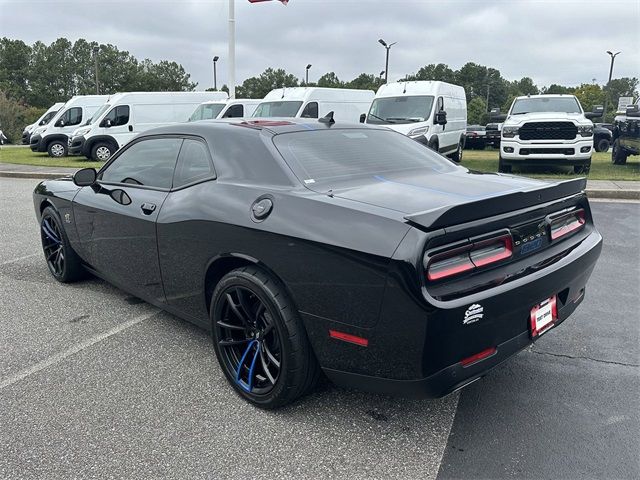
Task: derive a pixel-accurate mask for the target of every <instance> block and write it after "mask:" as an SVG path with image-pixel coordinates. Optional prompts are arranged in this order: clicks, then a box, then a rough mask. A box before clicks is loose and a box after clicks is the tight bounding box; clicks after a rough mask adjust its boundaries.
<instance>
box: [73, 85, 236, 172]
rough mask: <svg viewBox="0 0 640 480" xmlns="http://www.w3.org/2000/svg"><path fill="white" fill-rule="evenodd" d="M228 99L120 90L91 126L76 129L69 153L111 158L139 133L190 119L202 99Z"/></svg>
mask: <svg viewBox="0 0 640 480" xmlns="http://www.w3.org/2000/svg"><path fill="white" fill-rule="evenodd" d="M226 99H227V93H226V92H129V93H117V94H115V95H112V96H111V97H110V98H109V101H108V102H106V103H105V104H104V105H103V106H102V107H101V108H100V110H99V111H98V112H96V114H95V115H94V117H93V118H92V119H91V122H90V123H89V124H88V125H85V126H83V127H81V128H78V129H76V130H75V131H74V132H73V136H72V138H71V141H70V143H69V153H72V154H80V153H81V154H83V155H84V156H86V157H87V158H91V159H93V160H99V161H105V160H108V159H109V157H111V155H113V153H114V152H115V151H116V150H118V148H120V147H122V146H123V145H124V144H126V143H127V142H128V141H129V140H131V139H132V138H133V137H134V136H136V135H137V134H138V133H140V132H144V131H145V130H149V129H150V128H156V127H161V126H163V125H170V124H172V123H182V122H186V121H187V120H188V119H189V116H190V115H191V114H192V113H193V110H194V109H195V108H196V107H197V106H198V105H200V104H201V103H202V102H205V101H207V100H226Z"/></svg>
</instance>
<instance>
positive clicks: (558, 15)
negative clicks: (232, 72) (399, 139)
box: [0, 0, 640, 89]
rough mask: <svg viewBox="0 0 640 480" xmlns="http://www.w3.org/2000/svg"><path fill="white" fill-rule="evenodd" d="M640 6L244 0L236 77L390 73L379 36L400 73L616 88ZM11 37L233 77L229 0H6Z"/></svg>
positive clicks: (636, 41) (638, 71)
mask: <svg viewBox="0 0 640 480" xmlns="http://www.w3.org/2000/svg"><path fill="white" fill-rule="evenodd" d="M639 24H640V2H639V1H637V0H626V1H623V0H617V1H615V0H614V1H611V0H609V1H607V2H597V1H589V0H581V1H573V0H571V1H559V0H555V1H551V0H537V1H513V0H485V1H470V0H449V1H443V0H439V1H431V0H422V1H417V0H359V1H356V0H290V2H289V5H288V6H286V7H285V6H283V5H281V4H280V3H279V2H275V1H274V2H265V3H259V4H253V5H252V4H249V2H248V1H247V0H237V1H236V27H237V28H236V37H237V43H236V65H237V69H236V79H237V80H238V81H239V83H241V81H242V80H243V79H245V78H247V77H249V76H253V75H256V74H259V73H260V72H262V71H263V70H264V69H265V68H267V67H269V66H273V67H283V68H285V69H286V70H287V71H289V72H291V73H294V74H296V75H298V76H299V77H302V76H303V74H304V67H305V66H306V65H307V63H311V64H313V67H312V69H311V71H310V79H316V78H317V77H318V76H320V75H322V74H323V73H326V72H329V71H335V72H336V74H337V75H338V76H339V77H340V78H341V79H345V80H349V79H351V78H354V77H355V76H357V75H358V74H360V73H362V72H368V73H376V74H377V73H378V72H380V70H383V69H384V49H383V48H382V46H380V45H379V44H378V43H377V40H378V38H380V37H382V38H384V39H385V40H387V41H389V42H392V41H397V42H398V44H397V45H395V46H394V47H393V49H392V51H391V64H390V68H389V70H390V78H391V79H395V78H398V77H401V76H403V75H404V74H405V73H412V72H415V71H417V70H418V69H419V68H420V67H421V66H423V65H425V64H428V63H440V62H442V63H446V64H448V65H450V66H451V67H452V68H459V67H460V66H462V65H464V64H465V63H466V62H469V61H473V62H476V63H480V64H484V65H488V66H492V67H494V68H497V69H499V70H500V71H501V73H502V75H503V76H505V77H506V78H508V79H519V78H521V77H523V76H530V77H532V78H533V79H534V81H535V82H536V83H537V84H538V85H548V84H550V83H560V84H565V85H577V84H580V83H589V82H591V81H592V79H594V78H595V79H596V80H597V82H598V83H604V82H605V81H606V79H607V76H608V67H609V63H608V62H609V59H608V56H607V55H606V53H605V51H606V50H610V49H615V50H622V52H623V53H622V54H621V55H620V56H619V57H618V58H617V59H616V67H615V72H614V73H615V75H614V76H615V77H622V76H640V57H639V56H640V33H639V32H640V30H639V29H638V25H639ZM0 35H2V36H7V37H10V38H16V39H22V40H24V41H25V42H27V43H33V42H35V41H37V40H41V41H43V42H45V43H50V42H51V41H53V40H55V39H56V38H58V37H67V38H69V39H70V40H72V41H73V40H75V39H77V38H80V37H82V38H86V39H88V40H96V41H99V42H102V43H112V44H114V45H117V46H118V47H119V48H121V49H124V50H128V51H129V52H131V53H132V54H133V55H135V56H136V57H138V58H140V59H142V58H151V59H152V60H154V61H157V60H161V59H168V60H175V61H177V62H179V63H181V64H182V65H184V67H185V68H186V70H187V71H188V72H189V73H191V75H192V79H193V80H194V81H197V82H198V83H199V87H198V88H199V89H204V88H206V87H209V86H211V84H212V82H213V81H212V65H211V59H212V57H213V55H219V56H220V61H219V62H218V73H219V75H218V80H219V82H220V84H221V83H224V82H226V80H227V71H226V69H227V62H226V57H227V0H209V1H205V0H199V1H198V0H184V1H164V0H153V1H151V0H140V1H133V0H131V1H118V0H115V1H114V0H111V1H107V0H104V1H93V0H60V1H45V0H19V1H16V0H0Z"/></svg>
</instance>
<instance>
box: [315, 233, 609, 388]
mask: <svg viewBox="0 0 640 480" xmlns="http://www.w3.org/2000/svg"><path fill="white" fill-rule="evenodd" d="M601 248H602V237H601V236H600V234H599V233H598V232H597V231H596V230H595V229H592V230H591V231H590V232H589V233H588V234H587V235H586V236H585V238H584V239H582V240H581V241H580V243H579V244H578V245H577V246H575V247H573V248H572V249H571V250H570V252H569V253H567V254H566V255H565V256H564V257H563V258H561V259H560V260H558V261H556V262H555V263H553V264H551V265H549V266H547V267H544V268H542V269H540V270H537V271H535V272H534V273H531V274H530V275H527V276H525V277H522V278H520V279H518V280H515V281H513V282H511V283H505V284H503V285H499V286H496V287H494V288H491V289H490V290H489V291H486V292H481V293H480V294H477V295H472V296H470V297H466V298H462V299H460V301H457V300H456V301H452V302H436V305H434V307H435V308H429V307H427V308H425V307H424V306H420V305H419V303H420V302H419V301H417V300H415V299H412V298H411V297H412V295H411V294H410V293H407V292H406V290H405V289H403V288H402V286H401V284H402V281H403V280H402V279H401V278H397V279H395V278H390V283H389V285H388V287H387V290H386V293H385V301H384V303H383V307H382V311H381V317H380V320H379V322H378V323H377V325H376V326H375V327H374V328H372V329H355V328H347V327H345V325H344V324H338V323H336V322H327V323H323V322H321V321H319V320H320V319H318V318H317V317H315V318H313V319H312V318H307V317H306V316H305V315H303V319H304V320H305V326H306V327H307V330H308V331H309V333H310V335H309V338H310V340H311V341H312V344H313V346H314V351H315V352H316V356H317V357H318V360H319V361H320V364H321V366H322V367H323V370H324V372H325V373H326V375H327V376H328V378H329V379H331V380H332V381H333V382H335V383H336V384H339V385H341V386H345V387H355V388H358V389H361V390H365V391H370V392H376V393H383V394H393V395H400V396H414V397H429V398H436V397H441V396H444V395H447V394H449V393H451V392H453V391H455V390H457V389H459V388H461V387H463V386H465V385H468V384H469V383H471V382H474V381H475V380H477V379H479V378H480V377H482V376H484V375H486V374H487V372H488V371H489V370H491V369H492V368H494V367H496V366H497V365H498V364H500V363H502V362H503V361H505V360H507V359H508V358H510V357H511V356H513V355H515V354H516V353H517V352H519V351H520V350H522V349H523V348H525V347H527V346H528V345H530V344H531V343H533V342H534V341H535V339H533V338H532V337H531V334H530V329H529V321H530V313H531V309H532V308H533V307H534V306H536V305H538V304H539V303H540V302H542V301H544V300H545V299H547V298H549V297H551V296H552V295H556V296H557V299H558V300H557V305H558V316H557V320H556V321H555V324H554V327H553V328H551V330H554V329H555V327H557V326H559V325H560V324H561V323H562V322H564V320H566V319H567V318H568V317H569V316H570V315H571V314H572V313H573V312H574V310H575V309H576V307H577V306H578V305H579V304H580V303H581V302H582V300H583V298H584V294H585V286H586V283H587V280H588V279H589V277H590V275H591V272H592V271H593V268H594V266H595V263H596V261H597V259H598V257H599V255H600V250H601ZM392 277H396V276H395V275H392ZM445 304H446V305H445ZM473 304H480V305H482V306H483V307H484V312H485V316H484V318H483V319H482V320H480V321H478V322H476V323H473V324H469V325H464V322H463V319H464V318H465V311H466V310H467V309H468V308H469V307H470V305H473ZM325 329H338V330H343V331H344V330H346V332H347V333H349V334H353V335H357V336H362V337H365V338H367V339H368V345H367V347H362V346H357V345H350V344H347V343H344V342H336V341H334V342H333V344H331V343H330V342H331V341H332V340H331V339H327V334H326V331H327V330H325ZM322 330H324V331H322ZM551 330H550V333H549V332H547V333H548V334H550V335H553V333H552V332H551ZM547 333H545V335H546V334H547ZM323 339H326V340H323ZM494 348H495V352H494V353H492V354H491V355H489V356H487V357H486V358H483V359H481V360H479V361H477V362H475V363H471V364H467V365H466V366H465V365H464V364H463V360H465V359H468V358H469V357H472V356H473V355H475V354H477V353H480V352H483V351H486V350H487V349H494ZM465 363H467V362H466V361H465Z"/></svg>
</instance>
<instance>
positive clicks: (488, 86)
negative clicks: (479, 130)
mask: <svg viewBox="0 0 640 480" xmlns="http://www.w3.org/2000/svg"><path fill="white" fill-rule="evenodd" d="M490 89H491V84H489V83H487V112H489V111H490V110H491V109H490V108H489V90H490Z"/></svg>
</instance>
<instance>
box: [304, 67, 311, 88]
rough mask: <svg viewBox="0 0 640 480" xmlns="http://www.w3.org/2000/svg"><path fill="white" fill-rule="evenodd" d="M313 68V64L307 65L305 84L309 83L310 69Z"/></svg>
mask: <svg viewBox="0 0 640 480" xmlns="http://www.w3.org/2000/svg"><path fill="white" fill-rule="evenodd" d="M310 68H311V64H309V65H307V68H306V69H305V71H304V86H305V87H306V86H308V85H309V69H310Z"/></svg>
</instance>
